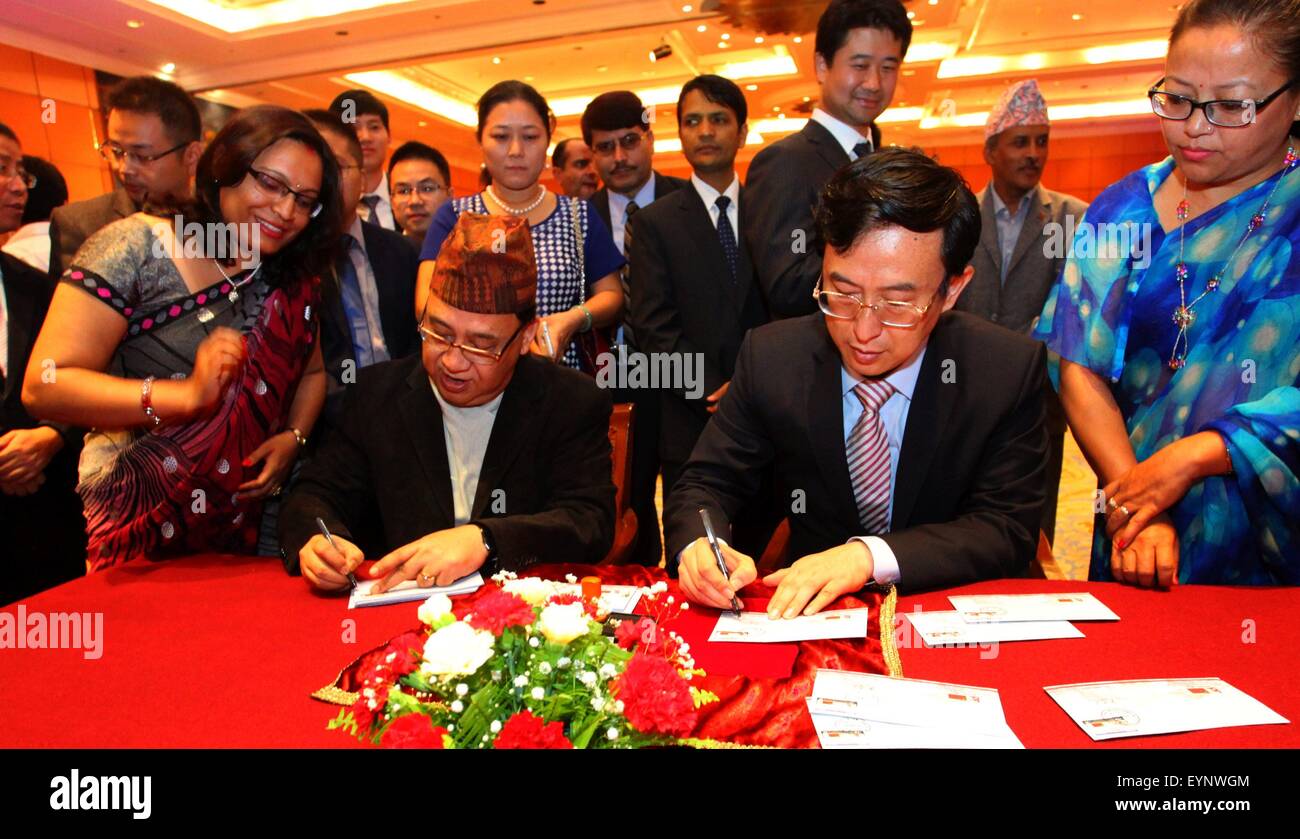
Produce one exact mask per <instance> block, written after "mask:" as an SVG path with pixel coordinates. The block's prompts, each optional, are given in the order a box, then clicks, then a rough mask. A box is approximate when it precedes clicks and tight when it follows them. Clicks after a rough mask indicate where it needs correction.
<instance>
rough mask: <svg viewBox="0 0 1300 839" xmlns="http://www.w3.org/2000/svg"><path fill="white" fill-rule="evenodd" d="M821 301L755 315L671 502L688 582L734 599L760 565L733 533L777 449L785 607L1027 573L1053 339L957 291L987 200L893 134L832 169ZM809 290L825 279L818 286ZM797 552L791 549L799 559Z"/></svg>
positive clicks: (777, 610) (780, 595) (712, 597)
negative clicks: (707, 526)
mask: <svg viewBox="0 0 1300 839" xmlns="http://www.w3.org/2000/svg"><path fill="white" fill-rule="evenodd" d="M816 222H817V230H818V233H819V234H820V237H821V240H822V241H823V242H825V249H824V250H823V253H822V257H823V260H824V262H823V265H824V272H825V273H824V276H823V281H822V282H823V285H821V286H820V287H819V288H818V289H817V295H816V301H817V304H818V307H819V308H820V309H821V311H820V312H818V313H817V314H813V315H807V316H804V317H800V318H792V319H789V320H785V321H779V322H777V323H772V324H768V325H767V326H762V327H759V328H758V329H756V330H754V331H753V332H751V333H750V335H749V337H748V338H747V339H746V340H745V344H744V345H743V346H742V347H741V350H740V357H739V359H738V361H737V362H736V372H735V375H733V376H732V379H731V386H730V387H729V388H728V389H727V394H726V396H724V397H723V399H722V402H721V404H720V405H719V407H718V412H717V413H716V414H715V415H714V416H713V418H712V419H711V420H710V421H709V425H708V427H707V428H705V430H704V433H703V434H702V435H701V437H700V441H699V443H698V444H696V447H695V451H694V453H693V454H692V456H691V460H690V462H689V463H687V465H686V469H685V471H684V473H683V474H682V477H681V479H680V480H679V481H678V483H677V487H676V490H675V491H674V493H673V497H672V498H671V499H670V501H669V508H668V511H667V513H666V515H665V538H666V541H667V545H668V549H669V551H671V553H670V556H672V557H674V558H680V564H679V573H680V579H681V582H682V588H683V591H684V592H685V593H686V594H687V596H688V597H690V598H691V599H692V600H695V601H697V602H699V603H705V604H708V605H710V606H716V607H718V608H729V604H730V600H731V597H730V596H731V593H732V592H733V591H737V590H739V589H740V588H742V587H744V586H745V585H746V584H748V583H749V582H751V581H753V580H754V579H755V578H756V572H755V568H754V561H753V560H752V559H751V558H750V557H748V556H745V555H743V554H740V553H739V552H737V551H735V550H733V549H731V548H730V547H726V548H724V549H723V553H724V555H725V557H726V561H727V565H728V568H729V569H730V572H731V579H730V581H729V582H728V581H726V580H724V579H723V577H722V575H721V573H720V572H719V571H718V568H717V566H716V565H715V563H714V558H713V554H712V552H711V551H710V549H709V544H708V542H707V541H706V540H704V539H703V538H701V537H702V536H703V528H702V526H701V523H700V516H699V513H698V510H699V509H700V508H706V509H708V510H709V511H710V513H711V515H712V518H713V522H714V526H715V528H717V529H718V530H719V531H720V533H719V535H720V536H721V537H722V538H723V539H728V538H729V535H730V530H729V524H728V523H729V522H730V521H731V520H732V518H733V517H734V516H735V514H736V511H737V510H739V509H740V508H741V507H742V506H743V504H744V503H745V501H746V500H747V499H748V498H749V497H750V496H751V494H752V493H753V492H754V490H755V487H756V484H757V481H758V477H757V476H758V475H759V474H760V473H761V471H762V469H763V468H765V467H767V466H768V465H769V464H770V465H772V466H773V467H774V470H775V478H776V482H777V485H778V493H779V495H780V496H781V497H782V498H783V499H791V502H792V503H791V508H792V509H791V514H790V517H789V521H790V545H789V548H790V551H789V555H788V556H787V557H785V560H784V562H785V566H786V567H783V568H781V569H780V570H778V571H776V572H775V573H773V574H771V575H768V576H767V577H765V578H764V582H765V583H766V584H768V585H773V586H776V587H777V590H776V594H775V595H774V596H773V598H772V601H771V604H770V606H769V614H770V615H772V616H774V617H793V616H795V615H798V614H812V613H813V612H816V611H818V610H820V609H822V608H825V607H826V605H827V604H829V603H830V602H832V601H833V600H834V599H835V598H836V597H838V596H839V595H841V594H844V593H846V592H851V591H856V590H858V589H860V588H862V587H863V586H865V585H868V584H870V583H878V584H890V583H896V584H897V585H898V586H899V588H900V589H901V590H904V591H917V590H922V589H930V588H940V587H945V586H955V585H961V584H963V583H969V582H973V581H975V580H981V579H989V578H994V577H1002V576H1013V575H1017V574H1020V573H1023V572H1024V571H1025V570H1026V569H1027V567H1028V564H1029V561H1030V559H1031V558H1032V557H1033V555H1034V549H1035V546H1036V543H1037V531H1038V521H1039V517H1040V515H1041V513H1042V506H1043V468H1044V465H1043V464H1044V460H1045V457H1046V452H1047V437H1046V434H1045V432H1044V426H1043V388H1044V381H1045V377H1046V365H1045V357H1046V353H1045V350H1044V349H1043V346H1042V345H1041V344H1039V343H1037V342H1035V341H1031V340H1030V339H1029V338H1027V337H1024V336H1021V335H1017V334H1015V333H1013V332H1010V331H1008V330H1006V329H1002V328H1000V327H996V326H993V325H991V324H989V323H988V322H986V321H984V320H982V319H981V318H977V317H975V316H973V315H970V314H967V313H965V312H953V311H949V310H950V309H952V306H953V303H954V302H955V301H956V299H957V297H958V296H960V294H961V292H962V289H963V288H965V286H966V284H967V283H968V282H970V278H971V274H972V273H973V272H972V270H971V269H970V268H969V267H968V265H967V263H969V261H970V256H971V253H972V252H973V251H974V249H975V244H976V242H978V240H979V230H980V228H979V206H978V204H976V202H975V196H974V195H972V194H971V191H970V189H969V188H968V187H967V186H966V183H965V181H963V180H962V178H961V176H960V175H959V174H957V172H955V171H953V170H952V169H949V168H947V167H944V166H940V165H939V164H937V163H935V162H934V161H933V160H931V159H930V158H928V157H926V156H925V155H924V154H923V153H921V152H919V151H916V150H906V149H894V148H891V149H883V150H881V151H879V152H876V153H875V154H871V155H868V156H867V157H865V158H862V159H860V160H857V161H855V162H854V163H852V164H850V165H849V166H848V167H846V168H844V169H842V170H840V171H839V172H838V173H836V174H835V176H834V177H833V178H831V180H830V182H829V183H828V184H827V185H826V187H825V189H824V190H823V192H822V195H821V201H820V203H819V206H818V211H817V217H816ZM810 296H811V295H810ZM791 560H793V562H791Z"/></svg>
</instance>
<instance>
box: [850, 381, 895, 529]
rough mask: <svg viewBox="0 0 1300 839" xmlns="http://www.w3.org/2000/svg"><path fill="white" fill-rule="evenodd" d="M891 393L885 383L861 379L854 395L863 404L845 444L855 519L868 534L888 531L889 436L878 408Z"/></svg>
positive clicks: (892, 392)
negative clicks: (856, 517)
mask: <svg viewBox="0 0 1300 839" xmlns="http://www.w3.org/2000/svg"><path fill="white" fill-rule="evenodd" d="M893 394H894V386H893V385H891V384H889V383H888V382H860V383H859V384H858V385H857V387H855V388H853V395H854V396H856V397H858V401H859V402H861V403H862V415H861V416H860V417H858V421H857V423H856V424H854V426H853V430H852V431H851V432H850V433H849V439H848V442H847V443H845V446H844V454H845V458H846V459H847V461H848V465H849V477H850V478H851V479H852V481H853V498H854V499H855V500H856V501H857V503H858V521H860V522H861V523H862V527H863V530H864V531H865V532H866V533H867V534H868V535H871V534H876V533H886V532H888V531H889V496H890V483H891V482H890V476H889V438H888V437H886V436H885V424H884V423H883V422H881V420H880V408H881V406H882V405H884V404H885V402H887V401H888V400H889V397H890V396H893Z"/></svg>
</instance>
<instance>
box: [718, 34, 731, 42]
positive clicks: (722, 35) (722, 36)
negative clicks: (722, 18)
mask: <svg viewBox="0 0 1300 839" xmlns="http://www.w3.org/2000/svg"><path fill="white" fill-rule="evenodd" d="M718 37H719V38H721V39H722V40H724V41H730V40H731V33H730V32H723V33H722V34H721V35H719V36H718Z"/></svg>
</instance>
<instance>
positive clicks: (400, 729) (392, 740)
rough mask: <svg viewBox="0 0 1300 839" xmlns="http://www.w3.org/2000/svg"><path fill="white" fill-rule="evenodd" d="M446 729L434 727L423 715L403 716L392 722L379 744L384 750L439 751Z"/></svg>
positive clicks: (431, 721)
mask: <svg viewBox="0 0 1300 839" xmlns="http://www.w3.org/2000/svg"><path fill="white" fill-rule="evenodd" d="M446 734H447V729H445V728H443V727H442V726H438V727H436V728H435V727H434V725H433V720H431V719H429V718H428V717H426V716H425V715H424V714H420V713H414V714H405V715H403V716H400V717H398V718H397V719H395V720H393V722H392V724H391V725H389V726H388V730H387V731H385V732H384V737H383V739H382V740H380V744H381V745H382V746H383V747H384V748H385V749H441V748H443V743H442V738H443V737H444V736H446Z"/></svg>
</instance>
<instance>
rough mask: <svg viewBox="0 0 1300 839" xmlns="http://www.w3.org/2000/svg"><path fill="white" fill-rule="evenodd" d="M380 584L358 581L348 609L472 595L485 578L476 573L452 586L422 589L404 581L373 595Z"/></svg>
mask: <svg viewBox="0 0 1300 839" xmlns="http://www.w3.org/2000/svg"><path fill="white" fill-rule="evenodd" d="M378 582H379V581H378V580H358V581H357V586H356V588H354V589H353V590H352V596H351V597H349V598H348V608H349V609H362V608H365V607H366V606H387V605H389V604H392V603H411V602H413V601H416V600H419V601H424V600H428V599H429V598H430V597H433V596H434V595H435V594H445V595H447V596H448V597H450V596H452V595H455V594H470V593H471V592H475V591H478V589H479V587H480V586H482V585H483V577H482V576H481V575H480V574H479V573H478V572H477V571H475V572H474V573H473V574H470V575H468V576H466V577H461V578H460V579H459V580H457V581H456V582H454V583H452V584H451V585H446V586H431V587H428V588H420V584H419V583H418V582H416V581H415V580H404V581H402V582H400V583H398V584H397V585H395V586H393V587H392V588H390V589H389V590H388V591H385V592H383V593H382V594H371V593H370V590H371V589H372V588H374V587H375V584H376V583H378Z"/></svg>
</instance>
